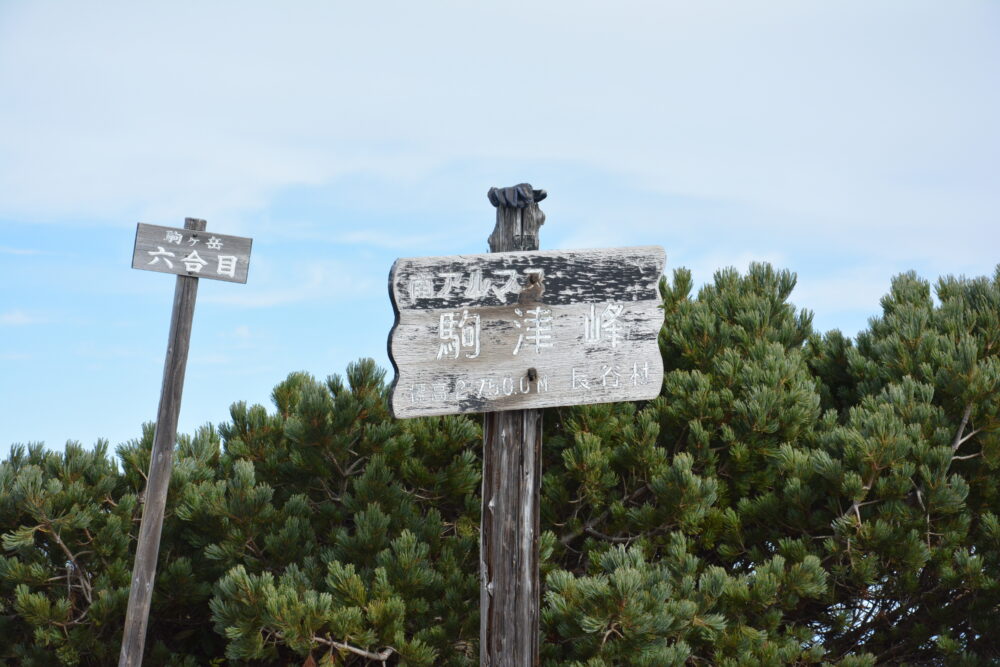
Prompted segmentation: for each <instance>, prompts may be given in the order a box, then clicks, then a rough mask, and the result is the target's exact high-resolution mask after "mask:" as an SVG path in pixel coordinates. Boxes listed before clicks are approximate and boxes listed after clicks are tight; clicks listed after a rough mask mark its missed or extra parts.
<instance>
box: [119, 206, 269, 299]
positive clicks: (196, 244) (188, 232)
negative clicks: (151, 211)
mask: <svg viewBox="0 0 1000 667" xmlns="http://www.w3.org/2000/svg"><path fill="white" fill-rule="evenodd" d="M189 219H193V218H189ZM203 232H204V229H188V228H187V227H185V228H183V229H178V228H174V227H161V226H160V225H147V224H145V223H142V222H140V223H139V224H138V225H136V230H135V246H134V247H133V249H132V268H133V269H141V270H143V271H158V272H160V273H172V274H174V275H178V276H192V277H194V278H211V279H212V280H224V281H226V282H232V283H246V281H247V273H248V272H249V271H250V250H251V247H252V246H253V239H250V238H245V237H243V236H229V235H227V234H205V233H203ZM192 253H194V254H192Z"/></svg>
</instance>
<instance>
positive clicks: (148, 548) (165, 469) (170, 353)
mask: <svg viewBox="0 0 1000 667" xmlns="http://www.w3.org/2000/svg"><path fill="white" fill-rule="evenodd" d="M205 224H206V223H205V221H204V220H198V219H195V218H187V219H186V220H185V221H184V229H190V230H196V231H203V230H204V229H205ZM197 295H198V278H196V277H192V276H181V275H179V276H177V285H176V287H175V288H174V307H173V314H172V315H171V318H170V336H169V339H168V341H167V356H166V361H165V362H164V365H163V386H162V389H161V391H160V407H159V410H158V411H157V413H156V432H155V434H154V436H153V451H152V454H151V457H150V463H149V476H148V478H147V481H146V492H145V503H144V504H143V510H142V524H141V526H140V528H139V542H138V544H137V545H136V549H135V565H134V567H133V569H132V587H131V589H130V591H129V597H128V610H127V611H126V614H125V633H124V637H123V638H122V648H121V654H120V657H119V659H118V665H119V667H124V666H126V665H128V666H129V667H137V666H138V665H141V664H142V653H143V647H144V645H145V641H146V625H147V621H148V619H149V605H150V602H151V600H152V597H153V581H154V578H155V576H156V559H157V554H158V553H159V549H160V532H161V530H162V528H163V513H164V510H165V508H166V504H167V488H168V487H169V486H170V473H171V465H172V459H173V452H174V443H175V442H176V441H177V418H178V416H179V414H180V409H181V393H182V391H183V389H184V369H185V367H186V365H187V356H188V348H189V346H190V342H191V321H192V319H193V317H194V303H195V298H196V297H197Z"/></svg>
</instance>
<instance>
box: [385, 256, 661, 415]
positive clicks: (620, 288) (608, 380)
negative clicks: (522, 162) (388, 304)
mask: <svg viewBox="0 0 1000 667" xmlns="http://www.w3.org/2000/svg"><path fill="white" fill-rule="evenodd" d="M664 261H665V257H664V253H663V249H662V248H660V247H657V246H648V247H640V248H609V249H605V250H582V251H558V252H515V253H500V254H497V255H464V256H455V257H437V258H412V259H401V260H397V262H396V264H395V265H394V268H393V270H392V272H391V273H390V285H391V291H392V299H393V303H394V305H395V307H396V313H397V322H396V325H395V326H394V327H393V330H392V333H391V334H390V341H389V354H390V358H391V359H392V362H393V365H394V366H395V367H396V370H397V373H396V380H395V383H394V385H393V387H392V391H391V392H390V395H391V402H392V409H393V412H394V414H395V415H396V416H397V417H417V416H431V415H444V414H458V413H470V412H493V411H499V410H512V409H522V408H543V407H552V406H557V405H579V404H585V403H603V402H616V401H636V400H646V399H650V398H653V397H655V396H656V395H657V394H658V393H659V390H660V382H661V377H662V370H663V367H662V359H661V357H660V353H659V347H658V345H657V336H658V334H659V330H660V327H661V325H662V322H663V317H662V311H661V310H660V308H659V305H660V299H659V294H658V291H657V284H658V282H659V279H660V276H661V275H662V272H663V264H664ZM484 284H490V285H492V287H491V288H489V289H486V288H484V287H483V285H484ZM529 375H530V376H531V377H529ZM532 377H533V378H534V379H532Z"/></svg>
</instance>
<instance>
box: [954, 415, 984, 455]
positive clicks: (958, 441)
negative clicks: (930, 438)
mask: <svg viewBox="0 0 1000 667" xmlns="http://www.w3.org/2000/svg"><path fill="white" fill-rule="evenodd" d="M971 414H972V403H969V404H968V405H967V406H965V414H963V415H962V423H961V424H959V425H958V432H957V433H956V434H955V439H954V440H953V441H952V443H951V451H953V452H954V451H956V450H957V449H958V448H959V447H961V446H962V443H963V442H965V440H966V439H967V438H966V439H963V438H962V436H963V435H964V434H965V426H966V424H968V423H969V415H971ZM977 432H978V431H974V432H973V433H970V434H969V437H970V438H971V437H972V436H973V435H975V433H977Z"/></svg>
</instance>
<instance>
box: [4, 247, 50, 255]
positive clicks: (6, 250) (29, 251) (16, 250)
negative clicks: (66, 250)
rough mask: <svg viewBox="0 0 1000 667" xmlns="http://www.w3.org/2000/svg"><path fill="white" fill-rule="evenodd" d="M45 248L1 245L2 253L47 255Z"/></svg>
mask: <svg viewBox="0 0 1000 667" xmlns="http://www.w3.org/2000/svg"><path fill="white" fill-rule="evenodd" d="M45 254H48V253H46V252H45V251H44V250H33V249H31V248H8V247H7V246H2V245H0V255H45Z"/></svg>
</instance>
